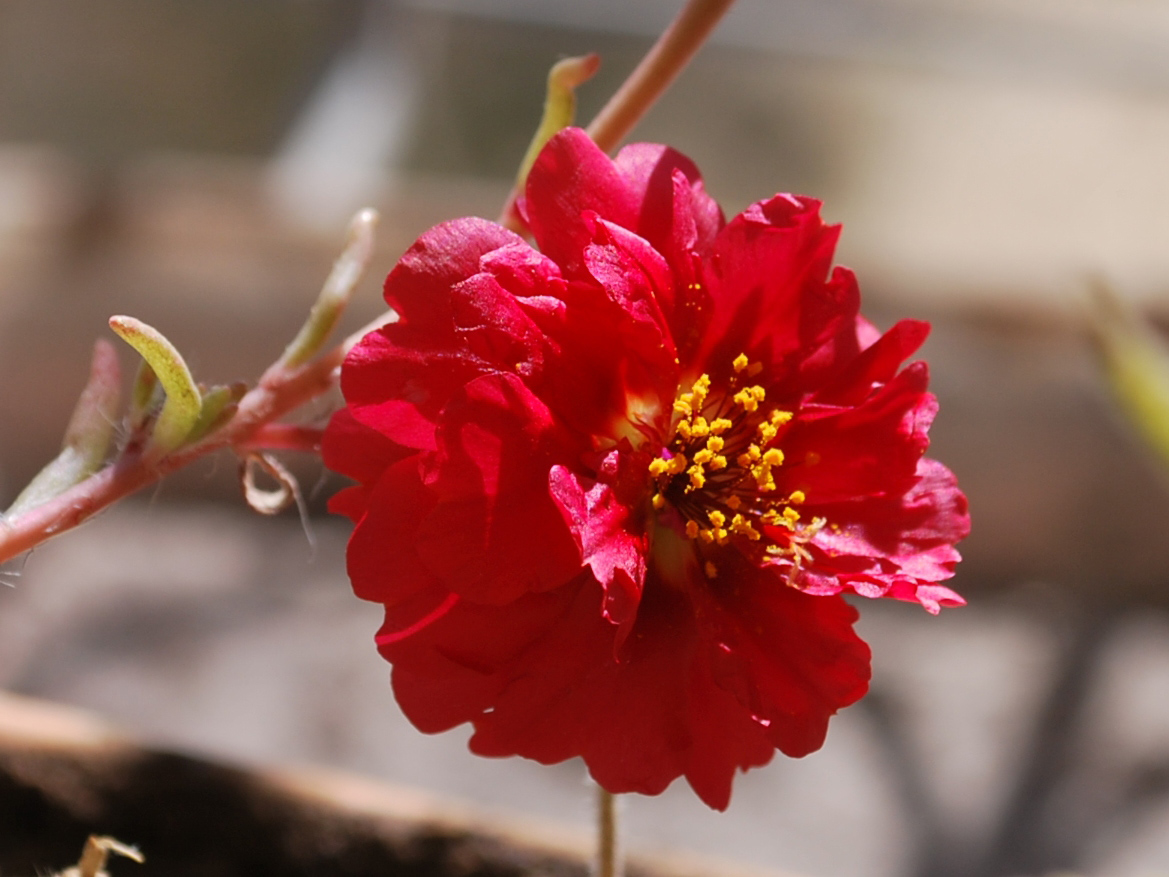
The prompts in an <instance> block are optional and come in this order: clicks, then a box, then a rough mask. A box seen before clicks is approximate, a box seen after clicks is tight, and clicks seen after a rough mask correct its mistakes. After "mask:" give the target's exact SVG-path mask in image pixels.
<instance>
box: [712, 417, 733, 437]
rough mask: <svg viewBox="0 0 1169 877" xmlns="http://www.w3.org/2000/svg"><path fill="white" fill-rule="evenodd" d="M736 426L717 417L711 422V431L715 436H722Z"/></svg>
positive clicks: (723, 418)
mask: <svg viewBox="0 0 1169 877" xmlns="http://www.w3.org/2000/svg"><path fill="white" fill-rule="evenodd" d="M734 425H735V424H734V423H732V422H731V421H729V420H727V419H726V418H725V417H716V418H715V419H714V420H712V421H711V422H710V431H711V433H712V434H713V435H722V434H723V433H724V432H726V431H727V430H728V429H730V428H731V427H732V426H734Z"/></svg>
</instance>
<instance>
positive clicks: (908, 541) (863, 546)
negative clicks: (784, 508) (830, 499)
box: [808, 458, 970, 613]
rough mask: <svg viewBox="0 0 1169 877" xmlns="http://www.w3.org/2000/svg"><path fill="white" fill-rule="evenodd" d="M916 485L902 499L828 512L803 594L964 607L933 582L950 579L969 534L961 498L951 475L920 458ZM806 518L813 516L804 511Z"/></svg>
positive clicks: (885, 499)
mask: <svg viewBox="0 0 1169 877" xmlns="http://www.w3.org/2000/svg"><path fill="white" fill-rule="evenodd" d="M917 476H918V477H917V482H916V484H914V486H913V487H912V488H910V490H909V491H908V492H907V493H906V494H905V495H904V496H891V497H880V498H874V499H870V500H867V501H863V502H857V503H853V504H851V505H850V504H842V505H840V506H837V507H835V508H834V509H832V510H830V511H826V516H827V517H828V520H829V523H830V524H834V525H835V526H831V527H826V528H824V529H822V530H821V531H820V532H819V533H817V534H816V538H815V540H814V543H813V545H814V548H815V550H816V551H817V552H818V554H819V556H818V557H817V558H816V562H815V564H814V565H813V568H812V569H813V572H812V574H811V575H809V576H808V582H809V587H808V590H810V591H812V592H814V593H836V592H838V591H841V590H844V589H851V590H853V591H855V592H856V593H858V594H861V595H862V596H866V597H884V596H889V597H894V598H896V599H899V600H909V601H913V602H918V603H921V604H922V605H923V606H925V608H926V609H928V610H929V611H931V612H935V613H936V612H937V611H938V609H939V607H941V606H961V605H963V604H964V603H965V601H964V600H963V599H962V598H961V597H960V596H958V595H957V594H955V593H954V592H953V591H951V590H950V589H949V588H946V587H943V586H941V585H938V584H937V583H938V582H940V581H943V580H945V579H948V578H950V577H951V576H952V575H953V574H954V567H955V565H956V564H957V562H958V560H959V559H960V558H959V554H958V552H957V550H956V549H955V548H954V544H955V543H956V542H959V541H961V540H962V539H964V538H965V537H966V535H967V534H968V533H969V532H970V515H969V512H968V510H967V503H966V497H965V496H964V495H963V493H962V492H961V491H960V490H959V489H958V484H957V481H956V479H955V478H954V475H953V473H952V472H950V470H949V469H947V468H946V467H945V466H943V465H942V464H941V463H938V462H937V461H935V460H930V459H924V458H923V459H922V460H921V461H920V462H919V463H918V467H917ZM809 511H811V510H809Z"/></svg>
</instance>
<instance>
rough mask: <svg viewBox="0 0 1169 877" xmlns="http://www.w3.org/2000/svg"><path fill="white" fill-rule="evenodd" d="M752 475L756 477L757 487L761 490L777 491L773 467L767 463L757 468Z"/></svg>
mask: <svg viewBox="0 0 1169 877" xmlns="http://www.w3.org/2000/svg"><path fill="white" fill-rule="evenodd" d="M751 474H752V475H754V476H755V486H756V487H758V488H759V489H760V490H764V491H768V490H775V478H774V477H773V476H772V474H771V467H770V466H768V465H767V464H766V463H762V464H760V465H758V466H755V467H754V468H753V469H752V470H751Z"/></svg>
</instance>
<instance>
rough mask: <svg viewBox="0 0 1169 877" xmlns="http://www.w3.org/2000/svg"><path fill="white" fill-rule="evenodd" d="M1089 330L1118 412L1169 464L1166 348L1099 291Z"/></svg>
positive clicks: (1168, 354) (1168, 348) (1134, 317)
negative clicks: (1114, 396) (1122, 412)
mask: <svg viewBox="0 0 1169 877" xmlns="http://www.w3.org/2000/svg"><path fill="white" fill-rule="evenodd" d="M1093 329H1094V330H1095V335H1096V340H1097V343H1098V345H1099V348H1100V352H1101V354H1102V356H1103V359H1104V367H1105V371H1106V373H1107V375H1108V378H1109V382H1110V383H1111V384H1112V390H1113V392H1114V393H1115V394H1116V398H1117V400H1118V401H1119V402H1120V405H1121V408H1122V409H1123V410H1124V413H1125V414H1126V416H1127V417H1128V419H1129V420H1130V421H1131V422H1132V423H1133V425H1135V426H1136V427H1137V429H1138V430H1140V432H1141V434H1142V435H1143V436H1144V438H1145V441H1147V442H1148V443H1149V445H1150V446H1151V447H1152V448H1153V450H1154V451H1156V452H1157V454H1159V455H1160V457H1161V459H1162V461H1163V462H1165V463H1166V464H1169V345H1167V344H1166V343H1165V342H1164V341H1163V340H1162V339H1161V338H1160V337H1158V336H1157V335H1156V334H1155V333H1154V332H1153V330H1152V329H1151V328H1150V327H1149V326H1148V325H1147V324H1145V323H1144V322H1142V321H1141V319H1140V318H1139V317H1138V316H1137V315H1136V314H1134V313H1132V312H1130V311H1128V310H1126V309H1125V308H1124V306H1123V305H1122V304H1121V303H1120V301H1119V300H1118V299H1117V298H1116V296H1115V295H1113V294H1112V293H1111V292H1109V291H1108V290H1106V289H1104V288H1098V289H1097V295H1096V320H1095V322H1094V324H1093Z"/></svg>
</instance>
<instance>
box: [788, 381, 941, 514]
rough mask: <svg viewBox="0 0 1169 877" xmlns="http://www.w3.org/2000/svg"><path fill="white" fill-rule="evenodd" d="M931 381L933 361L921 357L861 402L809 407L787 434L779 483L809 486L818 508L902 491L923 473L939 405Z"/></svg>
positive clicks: (803, 488)
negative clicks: (928, 388) (928, 389)
mask: <svg viewBox="0 0 1169 877" xmlns="http://www.w3.org/2000/svg"><path fill="white" fill-rule="evenodd" d="M928 382H929V378H928V375H927V371H926V367H925V363H920V362H919V363H914V364H912V365H910V366H909V367H908V368H906V369H905V370H904V371H903V372H901V374H899V375H898V376H897V377H896V378H894V379H893V380H892V381H891V382H890V383H888V384H886V385H885V386H884V387H882V388H880V389H878V390H877V391H876V392H874V393H873V394H872V395H871V396H870V397H869V398H868V399H867V400H866V401H865V402H864V404H862V405H858V406H857V407H855V408H844V409H837V410H832V409H827V410H824V411H819V412H817V411H816V410H815V409H813V408H811V407H808V408H805V409H803V410H801V411H800V412H799V413H798V414H797V417H796V419H795V420H794V421H792V424H791V429H790V430H789V432H788V433H787V434H786V435H784V436H783V438H782V439H781V440H780V444H781V446H782V448H783V452H784V455H785V459H784V463H783V466H782V467H781V468H779V469H778V470H775V479H776V484H777V485H778V487H779V490H780V491H781V492H791V491H793V490H801V491H803V492H804V494H806V496H807V498H808V503H809V508H812V507H813V506H815V507H816V508H817V509H820V508H827V507H830V506H831V505H832V504H833V503H848V502H853V501H856V500H859V499H862V498H864V497H868V496H885V495H896V496H900V495H902V494H903V493H904V492H905V491H906V490H908V489H909V488H910V487H912V486H913V484H914V483H915V481H916V479H917V476H916V472H917V464H918V461H919V460H920V459H921V456H922V454H923V453H924V452H925V449H926V447H927V446H928V445H929V438H928V436H927V431H928V429H929V426H930V423H931V421H932V420H933V417H934V414H935V412H936V411H937V402H936V400H935V399H934V397H933V396H932V395H930V394H929V393H928V392H926V386H927V384H928ZM829 520H832V518H831V516H829Z"/></svg>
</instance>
